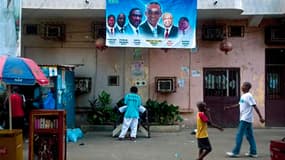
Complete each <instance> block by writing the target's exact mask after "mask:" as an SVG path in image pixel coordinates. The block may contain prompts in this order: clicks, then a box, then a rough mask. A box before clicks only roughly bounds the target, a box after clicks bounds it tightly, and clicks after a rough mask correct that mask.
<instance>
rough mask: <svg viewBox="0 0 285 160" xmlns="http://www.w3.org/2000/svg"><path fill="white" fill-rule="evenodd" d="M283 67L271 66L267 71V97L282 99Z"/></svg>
mask: <svg viewBox="0 0 285 160" xmlns="http://www.w3.org/2000/svg"><path fill="white" fill-rule="evenodd" d="M282 73H283V69H282V67H280V66H279V67H278V66H274V67H272V66H271V67H269V68H268V72H267V77H266V78H267V80H266V83H267V85H266V86H267V95H266V96H267V97H268V98H269V99H280V98H281V97H282V83H281V82H282V76H281V75H282Z"/></svg>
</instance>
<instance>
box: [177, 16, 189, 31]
mask: <svg viewBox="0 0 285 160" xmlns="http://www.w3.org/2000/svg"><path fill="white" fill-rule="evenodd" d="M178 27H179V30H185V29H187V28H188V27H189V20H188V18H187V17H181V18H180V19H179V21H178Z"/></svg>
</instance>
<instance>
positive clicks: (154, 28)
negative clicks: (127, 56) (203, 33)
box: [106, 2, 191, 38]
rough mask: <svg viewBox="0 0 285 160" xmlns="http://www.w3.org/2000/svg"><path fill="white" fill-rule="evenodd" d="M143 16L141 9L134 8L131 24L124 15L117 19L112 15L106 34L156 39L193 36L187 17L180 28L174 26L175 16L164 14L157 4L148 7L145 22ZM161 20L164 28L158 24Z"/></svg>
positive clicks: (131, 12) (182, 20)
mask: <svg viewBox="0 0 285 160" xmlns="http://www.w3.org/2000/svg"><path fill="white" fill-rule="evenodd" d="M142 16H143V12H142V10H141V9H140V8H132V9H131V10H130V12H129V15H128V20H129V22H128V23H127V22H126V15H125V14H124V13H120V14H118V15H117V18H116V16H115V15H113V14H110V15H108V17H107V27H106V33H107V34H108V36H115V35H120V34H125V35H141V36H145V37H154V38H177V37H178V36H186V37H187V36H190V34H191V33H190V32H191V31H190V24H189V20H188V18H187V17H180V19H179V21H178V26H175V25H174V24H173V15H172V14H171V13H170V12H165V13H162V10H161V5H160V4H159V3H157V2H150V3H149V4H148V5H147V8H146V11H145V16H146V21H145V22H142ZM160 18H162V21H163V26H161V25H159V24H158V22H159V20H160ZM126 23H127V24H126Z"/></svg>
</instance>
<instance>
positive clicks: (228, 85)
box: [204, 68, 240, 96]
mask: <svg viewBox="0 0 285 160" xmlns="http://www.w3.org/2000/svg"><path fill="white" fill-rule="evenodd" d="M239 84H240V77H239V69H238V68H205V69H204V93H205V96H239Z"/></svg>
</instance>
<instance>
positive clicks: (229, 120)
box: [203, 68, 240, 127]
mask: <svg viewBox="0 0 285 160" xmlns="http://www.w3.org/2000/svg"><path fill="white" fill-rule="evenodd" d="M239 84H240V70H239V68H204V84H203V86H204V87H203V88H204V101H205V102H206V103H207V104H208V107H209V108H210V113H211V118H212V121H213V122H214V123H216V124H218V125H220V126H222V127H236V126H237V125H238V122H239V109H238V108H233V109H231V110H224V106H227V105H232V104H236V103H238V100H239V96H240V89H239V88H240V86H239Z"/></svg>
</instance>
